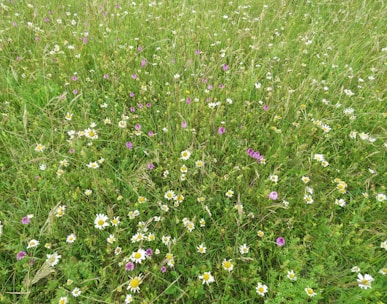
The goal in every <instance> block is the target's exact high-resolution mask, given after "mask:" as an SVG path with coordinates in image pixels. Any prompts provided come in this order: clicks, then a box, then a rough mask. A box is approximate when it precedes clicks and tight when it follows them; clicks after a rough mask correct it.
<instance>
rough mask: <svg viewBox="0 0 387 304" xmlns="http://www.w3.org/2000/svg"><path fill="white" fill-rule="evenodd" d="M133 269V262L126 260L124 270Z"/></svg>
mask: <svg viewBox="0 0 387 304" xmlns="http://www.w3.org/2000/svg"><path fill="white" fill-rule="evenodd" d="M133 269H134V264H133V263H132V262H128V263H126V264H125V270H127V271H132V270H133Z"/></svg>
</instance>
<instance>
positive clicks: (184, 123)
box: [181, 121, 187, 129]
mask: <svg viewBox="0 0 387 304" xmlns="http://www.w3.org/2000/svg"><path fill="white" fill-rule="evenodd" d="M181 127H182V128H183V129H185V128H187V122H186V121H183V122H182V123H181Z"/></svg>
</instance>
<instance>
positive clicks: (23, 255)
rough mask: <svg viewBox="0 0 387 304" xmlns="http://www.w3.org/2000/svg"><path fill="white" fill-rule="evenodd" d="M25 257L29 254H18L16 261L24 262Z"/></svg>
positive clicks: (20, 252)
mask: <svg viewBox="0 0 387 304" xmlns="http://www.w3.org/2000/svg"><path fill="white" fill-rule="evenodd" d="M25 256H27V253H26V252H25V251H19V252H18V254H17V255H16V260H18V261H20V260H22V259H23V258H24V257H25Z"/></svg>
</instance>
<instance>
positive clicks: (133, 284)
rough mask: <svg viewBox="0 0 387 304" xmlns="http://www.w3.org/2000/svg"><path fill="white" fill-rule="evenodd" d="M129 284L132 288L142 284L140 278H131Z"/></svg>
mask: <svg viewBox="0 0 387 304" xmlns="http://www.w3.org/2000/svg"><path fill="white" fill-rule="evenodd" d="M129 285H130V287H131V288H137V287H138V286H139V285H140V280H139V279H138V278H134V279H131V280H130V283H129Z"/></svg>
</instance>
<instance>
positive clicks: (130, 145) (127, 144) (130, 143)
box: [126, 141, 133, 150]
mask: <svg viewBox="0 0 387 304" xmlns="http://www.w3.org/2000/svg"><path fill="white" fill-rule="evenodd" d="M126 147H127V148H128V149H129V150H132V149H133V144H132V142H131V141H128V142H127V143H126Z"/></svg>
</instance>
